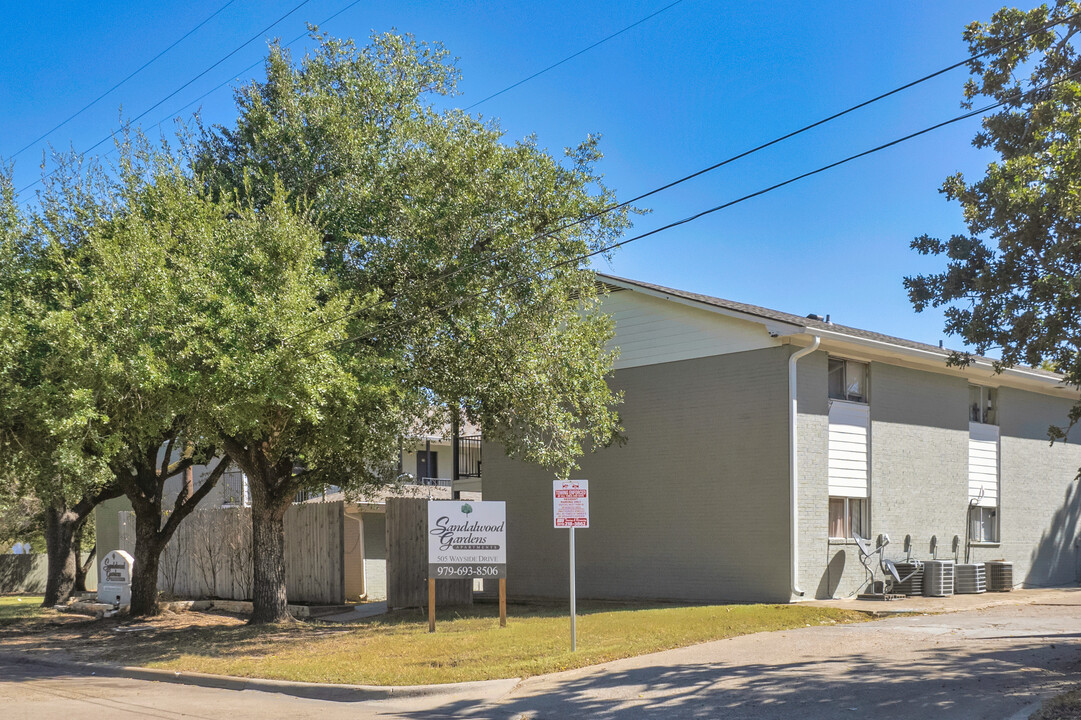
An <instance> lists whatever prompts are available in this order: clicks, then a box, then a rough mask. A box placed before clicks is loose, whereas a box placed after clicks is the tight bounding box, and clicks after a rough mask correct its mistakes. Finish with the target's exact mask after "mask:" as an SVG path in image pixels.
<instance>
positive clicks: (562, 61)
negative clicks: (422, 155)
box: [465, 0, 683, 111]
mask: <svg viewBox="0 0 1081 720" xmlns="http://www.w3.org/2000/svg"><path fill="white" fill-rule="evenodd" d="M681 2H683V0H676V1H675V2H674V3H671V4H669V5H665V6H664V7H662V8H661V9H660V10H656V11H654V12H652V13H650V14H649V15H646V16H645V17H644V18H642V19H641V20H637V21H635V22H633V23H631V24H630V25H628V26H627V27H625V28H623V29H622V30H617V31H616V32H614V33H612V34H611V35H609V36H607V37H605V38H602V39H600V40H598V41H597V42H595V43H593V44H592V45H590V46H589V47H587V48H582V49H581V50H579V51H578V52H576V53H574V54H573V55H568V56H567V57H565V58H563V59H562V60H560V61H559V62H555V63H552V64H551V65H549V66H548V67H546V68H544V69H543V70H539V71H537V72H535V73H533V74H532V75H530V76H529V77H527V78H523V79H521V80H519V81H518V82H516V83H514V84H513V85H508V86H507V87H505V88H503V89H502V90H500V91H498V92H494V93H492V94H491V95H489V96H488V97H486V98H484V99H483V100H478V101H476V102H475V103H473V104H472V105H470V106H469V107H467V108H465V109H466V111H469V110H472V109H473V108H475V107H476V106H478V105H480V104H481V103H486V102H488V101H489V100H491V99H492V98H494V97H499V96H500V95H502V94H503V93H505V92H507V91H508V90H513V89H514V88H516V87H518V86H519V85H522V84H524V83H527V82H529V81H530V80H532V79H533V78H535V77H539V76H541V75H543V74H544V73H546V72H548V71H549V70H554V69H555V68H557V67H559V66H560V65H562V64H563V63H565V62H568V61H570V60H573V59H574V58H576V57H578V56H579V55H581V54H583V53H587V52H589V51H590V50H592V49H593V48H595V47H597V46H598V45H603V44H604V43H606V42H608V41H609V40H611V39H612V38H614V37H618V36H619V35H622V34H623V33H625V32H627V31H628V30H631V29H633V28H636V27H638V26H639V25H641V24H642V23H644V22H645V21H647V20H649V19H651V18H655V17H657V16H658V15H660V14H661V13H662V12H664V11H665V10H668V9H669V8H673V7H675V6H676V5H679V4H680V3H681Z"/></svg>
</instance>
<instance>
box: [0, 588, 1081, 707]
mask: <svg viewBox="0 0 1081 720" xmlns="http://www.w3.org/2000/svg"><path fill="white" fill-rule="evenodd" d="M1077 682H1081V593H1069V594H1063V593H1059V594H1056V595H1051V596H1049V597H1048V599H1047V600H1046V601H1045V602H1037V603H1035V604H1031V605H1018V606H1000V607H995V608H990V609H986V610H972V611H967V612H962V613H953V614H949V615H935V616H919V617H900V618H891V619H888V620H881V621H877V622H870V623H863V624H858V625H841V626H829V627H811V628H804V629H800V630H794V631H783V632H776V633H763V634H759V635H750V636H746V637H742V638H732V639H729V640H721V641H718V642H713V643H706V644H704V645H697V646H694V647H690V648H682V649H680V650H672V651H668V652H664V653H657V654H654V655H648V656H643V657H639V658H631V659H628V660H621V661H617V662H612V663H607V664H605V665H603V666H597V667H592V668H585V669H582V670H575V671H570V672H566V673H559V674H555V675H548V676H543V677H537V678H531V679H529V680H527V681H525V682H523V683H520V684H519V685H517V686H516V687H514V688H513V689H512V690H510V691H509V692H506V688H503V689H502V690H500V691H498V692H496V693H493V692H489V694H490V695H498V696H492V697H469V696H467V695H462V694H459V695H444V696H436V697H418V698H401V699H390V700H379V701H365V702H334V701H326V700H311V699H302V698H297V697H292V696H289V695H287V694H281V693H272V692H259V691H250V690H245V691H235V690H220V689H211V688H201V687H191V686H186V685H178V684H173V683H161V682H148V681H141V680H130V679H122V678H114V677H99V676H90V675H85V674H80V673H70V674H68V673H64V672H58V671H57V670H55V669H49V668H46V667H42V666H35V665H30V664H19V665H16V664H11V663H3V664H0V720H17V719H21V718H28V719H30V718H32V719H33V720H47V719H51V718H64V719H65V720H68V719H70V718H74V717H110V718H117V719H118V720H126V719H127V718H170V719H172V718H206V719H211V720H242V719H244V718H259V719H260V720H267V719H268V718H319V719H320V720H333V719H335V718H339V717H340V718H345V717H349V718H354V719H356V718H361V719H364V718H395V719H401V720H419V719H427V718H449V717H455V718H458V717H462V718H476V719H478V720H488V719H492V720H495V719H510V718H515V719H517V718H522V719H525V718H529V719H531V720H541V719H544V720H548V719H551V720H556V719H560V720H562V719H564V718H606V719H612V720H630V719H631V718H634V719H635V720H637V719H638V718H651V719H652V718H659V719H662V720H665V719H668V718H754V719H755V720H770V719H774V718H776V719H778V720H780V719H781V718H784V719H785V720H789V719H791V718H807V719H810V720H814V719H816V718H823V719H824V718H846V717H852V718H864V717H873V718H876V719H877V720H890V719H894V718H905V719H916V720H928V719H929V718H938V717H944V718H951V720H953V719H956V720H966V719H967V718H972V719H973V720H975V719H976V718H979V719H981V720H984V719H994V718H999V719H1002V720H1007V719H1008V720H1014V719H1015V718H1016V719H1017V720H1020V719H1021V718H1025V717H1027V715H1028V713H1029V712H1031V710H1032V709H1033V706H1034V704H1035V703H1036V702H1038V701H1039V699H1040V698H1041V697H1043V696H1046V695H1048V694H1051V693H1054V692H1056V691H1058V690H1060V689H1062V688H1064V687H1067V686H1069V685H1070V684H1072V683H1077Z"/></svg>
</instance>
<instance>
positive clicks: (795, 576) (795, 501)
mask: <svg viewBox="0 0 1081 720" xmlns="http://www.w3.org/2000/svg"><path fill="white" fill-rule="evenodd" d="M811 337H812V338H814V340H813V341H812V342H811V344H810V345H808V346H807V347H805V348H803V349H802V350H797V351H796V352H794V353H792V354H791V355H790V356H789V358H788V477H789V481H790V483H791V495H792V519H791V523H790V527H791V529H792V537H791V540H790V545H791V546H792V594H793V595H795V596H796V597H803V595H804V593H803V590H801V589H800V586H799V473H798V472H797V464H796V415H797V412H798V411H799V403H798V402H797V401H796V394H797V393H796V361H797V360H799V359H800V358H801V357H803V356H804V355H810V354H811V353H813V352H814V351H815V350H817V349H818V344H819V343H820V342H821V341H822V339H821V338H820V337H818V336H817V335H812V336H811Z"/></svg>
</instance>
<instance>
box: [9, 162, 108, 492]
mask: <svg viewBox="0 0 1081 720" xmlns="http://www.w3.org/2000/svg"><path fill="white" fill-rule="evenodd" d="M100 189H101V176H100V173H99V172H98V169H97V168H96V167H95V166H93V165H89V166H87V167H80V166H79V165H78V164H77V163H76V162H75V161H74V160H72V159H70V158H68V159H65V160H64V161H63V163H62V165H61V167H60V172H58V173H57V176H56V179H54V180H51V181H50V182H48V183H46V186H45V189H44V191H43V192H42V193H41V196H40V197H39V201H40V204H39V208H38V209H37V210H36V211H33V212H28V211H24V210H22V209H21V208H20V207H19V206H18V204H17V202H16V198H15V194H14V191H13V188H12V185H11V176H10V171H9V170H5V171H4V172H2V173H0V481H2V483H3V486H4V488H5V496H6V497H12V498H19V497H22V498H27V497H36V498H38V499H39V500H41V501H42V502H43V503H46V504H48V503H53V502H61V503H65V502H71V503H74V502H76V501H77V500H78V499H79V498H81V497H82V496H83V495H84V494H85V493H86V492H88V491H92V490H94V489H95V488H97V487H99V486H101V485H102V484H105V483H107V482H108V480H109V474H108V468H107V464H106V462H105V459H104V458H103V457H102V456H101V455H100V454H98V453H95V452H94V451H93V450H92V448H91V446H92V444H93V442H92V439H91V437H92V435H93V425H94V423H95V422H96V421H97V420H98V419H100V418H99V414H98V411H97V408H96V407H95V403H94V398H93V392H92V391H91V390H90V389H88V388H85V387H80V386H78V385H77V384H75V383H73V382H72V381H71V378H70V377H69V376H68V375H67V374H66V373H65V371H64V368H63V366H64V364H65V359H64V358H63V356H62V354H61V352H60V351H59V346H58V342H59V339H60V338H61V336H62V335H63V332H64V331H63V324H64V323H63V322H62V321H58V319H59V318H62V317H63V316H65V315H67V314H69V313H70V312H71V311H72V308H73V307H74V306H75V305H76V304H77V303H78V295H79V292H80V289H79V287H78V282H77V281H76V280H75V279H74V278H75V275H76V273H77V272H78V253H79V252H80V249H81V248H82V246H83V244H84V243H85V241H86V238H87V236H88V233H89V229H90V228H91V227H92V225H93V224H94V223H95V222H97V221H99V220H100V218H102V217H104V216H105V215H107V213H108V211H109V208H108V206H107V205H106V204H105V203H104V201H103V200H102V198H103V195H102V194H101V193H100Z"/></svg>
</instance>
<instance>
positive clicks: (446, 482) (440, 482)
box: [406, 477, 454, 488]
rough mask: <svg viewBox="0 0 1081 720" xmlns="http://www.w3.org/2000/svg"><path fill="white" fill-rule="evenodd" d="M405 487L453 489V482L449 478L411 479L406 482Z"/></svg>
mask: <svg viewBox="0 0 1081 720" xmlns="http://www.w3.org/2000/svg"><path fill="white" fill-rule="evenodd" d="M406 485H423V486H424V487H448V488H449V487H454V481H453V480H451V479H450V478H431V477H422V478H413V479H412V480H408V481H406Z"/></svg>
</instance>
